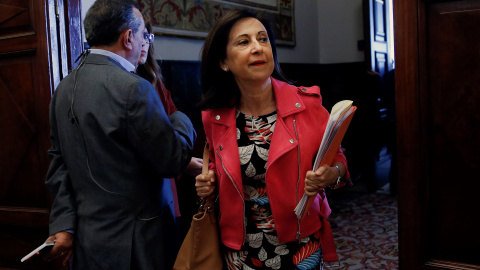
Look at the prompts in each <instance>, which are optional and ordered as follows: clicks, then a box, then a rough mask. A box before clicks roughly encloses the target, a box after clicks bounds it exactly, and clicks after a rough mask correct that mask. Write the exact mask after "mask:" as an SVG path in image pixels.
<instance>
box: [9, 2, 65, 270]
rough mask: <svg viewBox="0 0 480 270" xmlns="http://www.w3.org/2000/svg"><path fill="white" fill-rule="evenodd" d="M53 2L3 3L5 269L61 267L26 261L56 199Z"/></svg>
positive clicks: (42, 233)
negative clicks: (51, 153)
mask: <svg viewBox="0 0 480 270" xmlns="http://www.w3.org/2000/svg"><path fill="white" fill-rule="evenodd" d="M48 4H49V2H48V1H46V0H0V130H1V132H0V161H1V162H0V268H1V269H58V267H57V266H55V265H52V264H50V263H46V262H44V261H43V260H42V259H40V258H35V259H33V260H31V261H28V262H25V263H21V262H20V259H21V258H22V257H23V256H24V255H26V254H27V253H28V252H30V251H31V250H33V249H34V248H35V247H36V246H38V245H40V244H41V243H42V242H43V241H45V239H46V237H47V236H48V217H49V206H50V203H51V198H50V196H49V194H48V192H47V190H46V187H45V184H44V182H45V174H46V170H47V167H48V162H49V161H48V155H47V150H48V146H49V140H48V136H49V124H48V106H49V103H50V98H51V93H52V89H53V84H52V83H51V82H52V79H51V78H52V76H51V71H52V66H53V64H52V63H53V61H56V60H55V59H56V58H55V56H56V54H55V53H54V52H53V53H52V50H51V46H52V40H50V39H51V38H54V37H55V36H52V35H50V34H49V33H50V25H49V21H50V20H47V18H48V17H49V16H51V15H52V14H49V13H48V12H47V10H46V7H47V5H48ZM53 16H54V17H55V14H53ZM53 27H54V28H55V26H53ZM57 58H58V57H57Z"/></svg>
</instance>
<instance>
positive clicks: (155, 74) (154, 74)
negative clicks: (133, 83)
mask: <svg viewBox="0 0 480 270" xmlns="http://www.w3.org/2000/svg"><path fill="white" fill-rule="evenodd" d="M145 29H146V30H147V32H148V36H149V42H148V43H146V44H145V46H144V47H143V48H142V54H141V56H140V59H138V67H137V71H136V73H137V74H138V75H139V76H140V77H142V78H144V79H145V80H147V81H149V82H151V83H152V84H153V86H155V89H157V92H158V95H159V96H160V100H161V101H162V104H163V107H165V112H166V113H167V115H170V114H172V113H174V112H176V111H177V107H175V104H174V103H173V100H172V95H171V94H170V91H168V90H167V88H165V84H164V83H163V76H162V71H161V69H160V66H159V65H158V63H157V60H156V59H155V50H154V47H153V40H154V35H153V32H152V24H151V23H150V22H148V21H146V23H145Z"/></svg>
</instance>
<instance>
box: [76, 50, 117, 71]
mask: <svg viewBox="0 0 480 270" xmlns="http://www.w3.org/2000/svg"><path fill="white" fill-rule="evenodd" d="M85 63H87V64H93V65H110V66H115V67H118V68H121V69H123V70H125V71H127V70H126V69H125V67H123V66H122V65H121V64H120V63H119V62H117V61H115V60H114V59H112V58H110V57H108V56H106V55H101V54H89V55H88V56H87V58H86V59H85Z"/></svg>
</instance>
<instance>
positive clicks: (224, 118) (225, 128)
mask: <svg viewBox="0 0 480 270" xmlns="http://www.w3.org/2000/svg"><path fill="white" fill-rule="evenodd" d="M212 117H213V119H211V121H212V123H213V125H214V127H213V132H215V133H216V134H223V137H221V138H220V140H218V145H214V150H215V158H221V163H222V165H223V166H224V167H225V170H224V173H228V174H229V176H230V178H231V180H232V181H233V183H234V185H235V186H236V188H237V190H238V191H239V193H240V195H241V196H242V198H243V184H242V173H241V167H240V156H239V153H238V143H237V127H236V118H235V108H234V107H232V108H223V109H219V110H216V111H215V114H213V115H212ZM227 148H230V149H227ZM219 156H220V157H219ZM222 170H223V168H222ZM225 171H226V172H225Z"/></svg>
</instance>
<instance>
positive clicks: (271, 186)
mask: <svg viewBox="0 0 480 270" xmlns="http://www.w3.org/2000/svg"><path fill="white" fill-rule="evenodd" d="M201 69H202V70H201V75H202V88H203V91H204V96H203V100H202V103H201V108H202V110H203V111H202V120H203V124H204V128H205V133H206V137H207V142H208V144H209V150H210V164H209V169H210V171H209V173H208V174H205V175H199V176H197V177H196V189H197V194H198V196H200V197H206V196H211V195H212V194H213V193H214V192H215V193H216V194H217V193H218V196H219V206H220V218H219V228H220V234H221V242H222V244H223V245H224V246H225V253H224V258H225V261H226V264H227V266H228V269H323V264H324V263H323V262H324V261H325V262H333V261H337V260H338V256H337V254H336V251H335V243H334V241H333V235H332V232H331V229H330V224H329V222H328V221H327V218H328V216H329V214H330V212H331V211H330V208H329V206H328V202H327V199H326V197H325V191H324V189H325V188H327V187H332V188H336V187H338V186H340V185H342V183H343V179H348V178H349V173H348V170H347V162H346V159H345V156H344V155H343V153H342V151H341V149H340V148H339V149H338V151H337V154H336V157H335V159H334V162H333V164H332V166H328V165H324V166H322V167H320V168H319V169H318V170H317V171H315V172H314V171H311V168H312V164H313V162H314V158H315V155H316V151H317V149H318V148H319V146H320V143H321V141H322V134H323V132H324V130H325V127H326V124H327V121H328V117H329V114H328V112H327V111H326V109H325V108H324V107H323V106H322V104H321V102H322V98H321V96H320V89H319V88H318V87H317V86H313V87H296V86H292V85H289V84H288V83H286V82H284V81H283V80H284V79H283V76H282V72H281V70H280V66H279V64H278V61H277V55H276V49H275V40H274V36H273V32H272V31H271V30H270V28H269V27H268V24H266V23H264V22H262V21H260V20H258V19H257V18H256V17H255V15H254V14H253V13H251V12H249V11H233V12H231V13H228V14H226V15H225V16H224V17H223V18H221V19H220V20H219V21H218V22H217V24H216V25H215V26H214V27H213V29H212V30H211V32H210V33H209V35H208V36H207V39H206V41H205V45H204V48H203V52H202V65H201ZM304 193H306V194H307V195H309V196H316V199H315V202H314V204H313V206H312V207H311V208H310V211H309V213H308V214H307V215H306V216H305V217H304V218H303V219H299V218H297V216H296V215H295V213H294V209H295V206H296V205H297V204H298V202H299V200H300V199H301V197H302V195H303V194H304Z"/></svg>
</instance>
